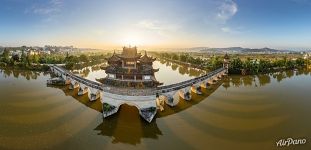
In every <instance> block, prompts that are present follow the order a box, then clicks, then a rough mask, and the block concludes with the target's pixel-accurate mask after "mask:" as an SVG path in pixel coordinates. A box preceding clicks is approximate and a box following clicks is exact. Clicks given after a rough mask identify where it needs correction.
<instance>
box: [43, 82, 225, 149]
mask: <svg viewBox="0 0 311 150" xmlns="http://www.w3.org/2000/svg"><path fill="white" fill-rule="evenodd" d="M221 84H222V82H219V83H217V84H215V85H212V86H211V87H209V88H208V89H204V90H202V92H203V95H196V94H194V93H191V94H192V97H193V99H192V100H191V101H185V100H181V101H180V102H179V103H178V105H177V106H175V107H169V106H168V105H165V106H164V108H165V111H162V112H160V111H158V113H157V115H156V118H162V117H166V116H169V115H173V114H175V113H178V112H181V111H184V110H186V109H188V108H190V107H191V106H193V105H196V104H198V103H200V102H201V101H203V100H204V99H206V97H208V96H209V95H210V94H212V93H213V92H214V91H215V90H216V89H217V88H218V87H219V86H220V85H221ZM48 87H51V88H58V89H61V90H62V91H63V92H64V93H65V95H66V96H71V97H73V98H74V99H75V100H77V101H79V102H80V103H82V104H84V105H85V106H87V107H89V108H92V109H94V110H96V111H98V112H99V113H101V112H102V105H101V102H100V101H99V100H97V101H94V102H90V101H89V100H88V97H87V96H86V95H82V96H78V95H77V93H78V89H74V90H69V87H68V86H65V87H63V86H48ZM139 116H140V115H138V109H137V108H136V107H135V106H129V105H127V104H123V105H121V106H120V109H119V111H118V113H116V115H114V116H110V117H108V118H105V119H103V122H102V123H101V124H99V125H98V126H97V127H96V128H95V129H94V130H96V131H99V133H98V134H99V135H102V136H108V137H114V138H113V140H112V143H127V144H132V145H136V144H139V143H140V142H141V139H142V138H152V139H158V137H159V136H160V135H162V132H161V130H160V129H159V128H158V126H157V123H156V118H155V119H154V120H153V121H152V122H151V123H147V122H146V121H144V120H143V119H142V118H140V117H139Z"/></svg>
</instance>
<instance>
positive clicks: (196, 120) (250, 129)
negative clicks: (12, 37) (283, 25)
mask: <svg viewBox="0 0 311 150" xmlns="http://www.w3.org/2000/svg"><path fill="white" fill-rule="evenodd" d="M154 68H160V71H159V72H157V73H156V78H157V79H158V80H159V81H161V82H163V83H164V85H167V84H172V83H177V82H180V81H184V80H187V79H190V78H193V77H196V76H198V75H200V74H202V73H204V72H202V71H200V70H196V69H193V68H188V67H185V66H180V65H177V64H172V63H168V62H165V61H156V62H155V64H154ZM74 72H75V73H79V74H81V75H83V76H85V77H86V78H88V79H91V80H95V78H101V77H104V76H105V73H104V71H102V70H100V68H99V66H93V67H88V68H85V69H83V70H80V71H74ZM49 78H50V75H49V74H48V73H46V74H45V73H35V72H31V71H12V70H0V149H1V150H2V149H4V150H6V149H10V150H11V149H75V150H80V149H81V150H82V149H92V150H93V149H94V150H95V149H204V150H218V149H219V150H228V149H238V150H243V149H245V150H250V149H251V150H257V149H258V150H263V149H311V145H310V142H311V139H310V137H311V119H310V114H311V109H310V108H311V92H310V91H311V90H310V89H311V74H310V71H307V70H300V71H287V72H282V73H274V74H268V75H259V76H230V77H228V78H226V79H224V80H222V81H220V82H219V84H217V85H215V86H213V87H212V88H211V89H208V90H205V91H204V96H195V95H193V97H194V99H193V100H192V101H190V102H185V101H184V100H181V101H180V102H179V104H178V105H177V106H176V107H174V108H170V107H168V106H165V110H164V111H163V112H158V114H157V117H156V118H155V119H154V120H153V121H152V122H151V123H150V124H149V123H147V122H145V121H144V120H143V119H141V118H140V117H139V115H138V110H137V109H136V108H135V107H132V106H128V105H124V106H121V108H120V110H119V112H118V113H117V114H115V115H113V116H112V117H109V118H107V119H103V118H102V114H101V112H100V111H101V103H100V102H99V101H96V102H89V101H88V98H87V96H86V95H85V96H77V90H73V91H70V90H68V88H67V87H47V85H46V80H47V79H49ZM288 137H292V138H305V139H307V144H305V145H298V146H290V147H282V148H278V147H276V142H277V141H278V140H280V139H285V138H288Z"/></svg>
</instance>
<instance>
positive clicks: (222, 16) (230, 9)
mask: <svg viewBox="0 0 311 150" xmlns="http://www.w3.org/2000/svg"><path fill="white" fill-rule="evenodd" d="M237 12H238V5H237V4H236V3H235V2H234V1H233V0H225V1H223V2H221V3H220V5H219V7H218V12H217V15H216V18H217V19H219V20H221V21H223V22H224V23H225V22H226V21H227V20H229V19H230V18H232V17H233V16H234V15H235V14H236V13H237Z"/></svg>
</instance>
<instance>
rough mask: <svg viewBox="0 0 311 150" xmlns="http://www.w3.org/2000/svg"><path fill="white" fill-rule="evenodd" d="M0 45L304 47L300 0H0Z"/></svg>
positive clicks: (305, 18)
mask: <svg viewBox="0 0 311 150" xmlns="http://www.w3.org/2000/svg"><path fill="white" fill-rule="evenodd" d="M0 7H1V10H0V11H1V13H0V18H1V20H2V25H1V28H0V34H1V35H4V36H1V37H0V45H2V46H21V45H27V46H44V45H60V46H66V45H74V46H75V47H79V48H94V49H115V48H120V46H124V45H126V46H127V45H129V44H130V45H133V46H134V45H136V46H138V47H141V48H144V49H146V48H150V49H165V48H171V49H172V48H191V47H210V48H212V47H247V48H264V47H269V48H273V49H279V50H309V49H310V48H311V46H310V45H309V44H308V43H309V41H310V40H311V38H310V37H309V35H310V33H311V30H310V28H309V26H310V25H311V21H310V19H309V18H310V17H311V9H310V7H311V3H310V2H309V1H306V0H286V1H280V0H276V1H273V2H271V1H267V0H263V1H257V2H247V1H241V0H218V1H216V0H206V1H202V0H196V1H193V2H192V1H191V2H188V1H184V0H181V1H180V0H178V1H177V0H172V1H162V0H160V1H141V0H135V1H131V2H130V1H122V0H121V1H107V0H106V1H93V3H89V2H83V1H71V0H67V1H63V0H48V1H37V0H32V1H27V2H26V1H19V0H16V1H7V0H5V1H3V2H2V5H1V6H0Z"/></svg>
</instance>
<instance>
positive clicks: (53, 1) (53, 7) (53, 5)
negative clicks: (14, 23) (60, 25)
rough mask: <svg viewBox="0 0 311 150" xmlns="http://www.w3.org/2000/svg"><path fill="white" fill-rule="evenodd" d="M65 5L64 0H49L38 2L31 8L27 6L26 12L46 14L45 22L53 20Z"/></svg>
mask: <svg viewBox="0 0 311 150" xmlns="http://www.w3.org/2000/svg"><path fill="white" fill-rule="evenodd" d="M62 7H63V1H62V0H49V1H45V2H44V3H36V4H34V5H33V6H32V7H31V8H26V9H25V13H27V14H28V13H31V14H36V15H41V16H44V17H45V19H44V20H43V21H44V22H51V21H54V20H55V17H56V16H57V15H58V14H59V13H60V12H61V10H62Z"/></svg>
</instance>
